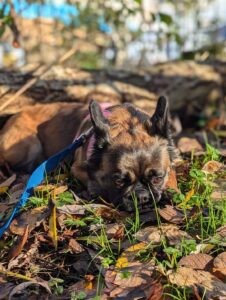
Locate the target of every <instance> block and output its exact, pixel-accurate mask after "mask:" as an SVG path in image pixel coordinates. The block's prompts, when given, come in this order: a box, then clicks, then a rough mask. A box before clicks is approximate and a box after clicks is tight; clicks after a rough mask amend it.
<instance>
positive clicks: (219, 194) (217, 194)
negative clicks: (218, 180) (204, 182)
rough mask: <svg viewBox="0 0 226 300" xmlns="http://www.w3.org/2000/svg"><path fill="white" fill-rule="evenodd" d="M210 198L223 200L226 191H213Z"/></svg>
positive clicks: (225, 196)
mask: <svg viewBox="0 0 226 300" xmlns="http://www.w3.org/2000/svg"><path fill="white" fill-rule="evenodd" d="M210 198H211V199H212V200H214V201H219V200H223V199H224V198H226V191H223V190H215V191H213V192H212V193H211V195H210Z"/></svg>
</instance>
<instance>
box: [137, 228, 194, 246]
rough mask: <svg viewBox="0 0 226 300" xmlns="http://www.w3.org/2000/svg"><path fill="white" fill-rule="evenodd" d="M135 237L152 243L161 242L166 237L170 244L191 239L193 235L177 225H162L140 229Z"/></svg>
mask: <svg viewBox="0 0 226 300" xmlns="http://www.w3.org/2000/svg"><path fill="white" fill-rule="evenodd" d="M135 237H136V238H137V240H138V241H144V242H146V243H152V244H161V241H162V239H163V238H166V240H167V241H168V243H169V245H171V246H173V245H177V244H179V243H181V242H182V241H183V240H186V239H189V240H191V239H192V237H191V236H190V235H189V234H188V233H186V232H185V231H182V230H180V229H179V228H178V227H177V226H176V225H172V224H169V225H161V226H159V227H157V226H150V227H146V228H144V229H141V230H139V231H138V232H137V233H136V234H135Z"/></svg>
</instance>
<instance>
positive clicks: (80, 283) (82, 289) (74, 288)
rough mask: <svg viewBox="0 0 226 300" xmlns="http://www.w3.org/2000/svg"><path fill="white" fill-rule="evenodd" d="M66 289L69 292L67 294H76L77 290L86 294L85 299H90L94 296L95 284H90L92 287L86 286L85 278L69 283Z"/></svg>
mask: <svg viewBox="0 0 226 300" xmlns="http://www.w3.org/2000/svg"><path fill="white" fill-rule="evenodd" d="M67 291H68V292H69V294H71V293H76V294H77V295H78V294H79V292H83V293H84V294H85V295H86V297H85V299H91V298H93V297H95V296H96V293H97V292H96V284H94V285H93V286H92V289H90V287H89V288H87V287H86V281H85V280H81V281H78V282H76V283H75V284H73V285H71V286H70V287H69V288H68V290H67Z"/></svg>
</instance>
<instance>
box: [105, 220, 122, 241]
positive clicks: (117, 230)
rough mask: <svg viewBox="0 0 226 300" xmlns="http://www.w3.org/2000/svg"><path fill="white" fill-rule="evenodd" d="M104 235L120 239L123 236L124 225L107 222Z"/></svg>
mask: <svg viewBox="0 0 226 300" xmlns="http://www.w3.org/2000/svg"><path fill="white" fill-rule="evenodd" d="M106 235H107V237H108V238H109V239H116V240H122V239H123V237H124V226H123V225H122V224H118V223H114V224H107V225H106Z"/></svg>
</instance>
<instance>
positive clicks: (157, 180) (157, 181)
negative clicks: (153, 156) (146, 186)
mask: <svg viewBox="0 0 226 300" xmlns="http://www.w3.org/2000/svg"><path fill="white" fill-rule="evenodd" d="M162 181H163V177H152V179H151V183H152V184H153V185H159V184H161V183H162Z"/></svg>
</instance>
